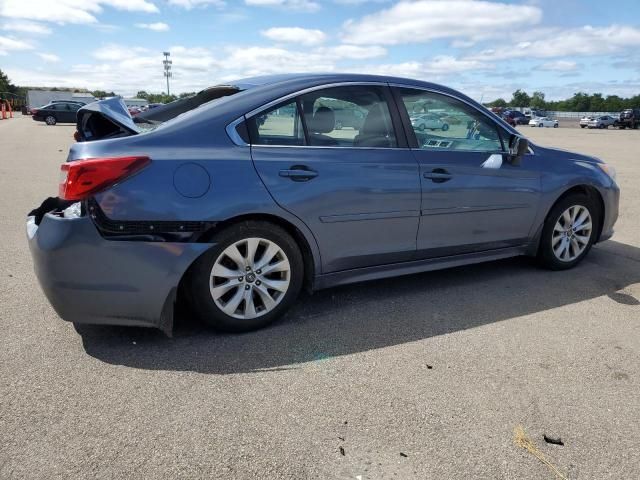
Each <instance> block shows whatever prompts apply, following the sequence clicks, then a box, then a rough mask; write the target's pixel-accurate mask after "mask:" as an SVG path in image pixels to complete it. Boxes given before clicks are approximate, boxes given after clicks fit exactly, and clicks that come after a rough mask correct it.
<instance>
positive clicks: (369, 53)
mask: <svg viewBox="0 0 640 480" xmlns="http://www.w3.org/2000/svg"><path fill="white" fill-rule="evenodd" d="M315 53H318V54H321V55H325V56H328V57H329V58H333V59H335V60H341V59H350V60H366V59H370V58H376V57H384V56H385V55H386V54H387V50H386V49H385V48H383V47H380V46H378V45H371V46H363V45H338V46H336V47H326V48H319V49H317V50H315Z"/></svg>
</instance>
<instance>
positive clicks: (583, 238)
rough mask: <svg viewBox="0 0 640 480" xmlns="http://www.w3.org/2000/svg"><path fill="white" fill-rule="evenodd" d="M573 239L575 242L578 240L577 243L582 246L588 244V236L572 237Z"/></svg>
mask: <svg viewBox="0 0 640 480" xmlns="http://www.w3.org/2000/svg"><path fill="white" fill-rule="evenodd" d="M573 238H575V239H576V240H578V242H580V243H581V244H583V245H586V244H587V243H588V242H589V236H583V235H576V234H574V235H573Z"/></svg>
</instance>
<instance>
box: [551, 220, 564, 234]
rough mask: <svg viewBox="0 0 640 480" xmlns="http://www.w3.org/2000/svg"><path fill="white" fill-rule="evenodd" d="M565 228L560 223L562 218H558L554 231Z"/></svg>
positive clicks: (561, 230) (562, 230)
mask: <svg viewBox="0 0 640 480" xmlns="http://www.w3.org/2000/svg"><path fill="white" fill-rule="evenodd" d="M564 230H565V229H564V227H563V226H562V225H560V220H558V221H557V222H556V226H555V227H553V231H554V232H564Z"/></svg>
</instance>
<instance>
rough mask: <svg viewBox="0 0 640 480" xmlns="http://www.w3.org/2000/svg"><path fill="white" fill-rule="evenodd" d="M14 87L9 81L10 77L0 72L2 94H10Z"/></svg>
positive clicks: (0, 90)
mask: <svg viewBox="0 0 640 480" xmlns="http://www.w3.org/2000/svg"><path fill="white" fill-rule="evenodd" d="M11 87H12V85H11V82H10V81H9V77H7V75H6V74H5V73H4V72H3V71H2V70H0V92H9V91H11V90H10V88H11Z"/></svg>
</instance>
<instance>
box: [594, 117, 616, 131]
mask: <svg viewBox="0 0 640 480" xmlns="http://www.w3.org/2000/svg"><path fill="white" fill-rule="evenodd" d="M615 123H616V119H615V118H613V117H612V116H611V115H602V116H600V117H596V118H592V119H591V120H589V122H588V123H587V127H588V128H609V127H610V126H611V125H614V124H615Z"/></svg>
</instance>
